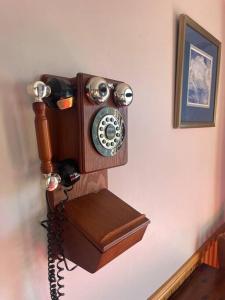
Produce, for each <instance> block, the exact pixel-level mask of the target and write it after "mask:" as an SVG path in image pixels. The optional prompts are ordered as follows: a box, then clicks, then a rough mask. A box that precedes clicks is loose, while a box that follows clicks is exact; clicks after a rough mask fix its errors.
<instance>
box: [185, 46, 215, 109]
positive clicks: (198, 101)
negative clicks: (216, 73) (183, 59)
mask: <svg viewBox="0 0 225 300" xmlns="http://www.w3.org/2000/svg"><path fill="white" fill-rule="evenodd" d="M212 66H213V57H212V56H210V55H209V54H207V53H206V52H204V51H202V50H200V49H199V48H197V47H196V46H194V45H192V44H191V45H190V57H189V74H188V90H187V106H193V107H201V108H210V94H211V81H212Z"/></svg>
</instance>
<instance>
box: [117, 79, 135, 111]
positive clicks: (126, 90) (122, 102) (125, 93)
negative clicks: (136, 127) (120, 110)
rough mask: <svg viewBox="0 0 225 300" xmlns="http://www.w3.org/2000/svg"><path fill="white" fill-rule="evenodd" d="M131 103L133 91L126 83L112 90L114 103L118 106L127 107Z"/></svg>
mask: <svg viewBox="0 0 225 300" xmlns="http://www.w3.org/2000/svg"><path fill="white" fill-rule="evenodd" d="M132 101H133V91H132V89H131V87H130V86H129V85H128V84H126V83H123V82H122V83H119V84H117V85H116V87H115V89H114V102H115V104H116V105H118V106H128V105H130V104H131V102H132Z"/></svg>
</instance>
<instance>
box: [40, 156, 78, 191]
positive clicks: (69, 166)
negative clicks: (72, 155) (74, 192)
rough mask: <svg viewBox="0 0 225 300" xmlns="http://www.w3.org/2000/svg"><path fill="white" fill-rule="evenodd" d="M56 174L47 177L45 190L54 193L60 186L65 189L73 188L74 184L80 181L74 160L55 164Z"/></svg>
mask: <svg viewBox="0 0 225 300" xmlns="http://www.w3.org/2000/svg"><path fill="white" fill-rule="evenodd" d="M54 167H55V168H54V169H55V173H51V174H47V175H46V176H45V188H46V190H47V191H49V192H52V191H54V190H56V189H57V187H58V186H59V184H61V185H62V186H63V187H66V188H68V187H71V186H72V185H73V184H74V183H76V182H77V181H79V180H80V173H79V171H78V167H77V165H76V164H75V162H74V160H72V159H65V160H62V161H59V162H56V163H54Z"/></svg>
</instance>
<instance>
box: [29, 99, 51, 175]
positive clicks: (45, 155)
mask: <svg viewBox="0 0 225 300" xmlns="http://www.w3.org/2000/svg"><path fill="white" fill-rule="evenodd" d="M33 110H34V113H35V129H36V136H37V145H38V153H39V158H40V160H41V172H42V173H44V174H49V173H52V172H53V164H52V161H51V160H52V147H51V140H50V132H49V125H48V119H47V117H46V105H45V103H44V102H34V103H33Z"/></svg>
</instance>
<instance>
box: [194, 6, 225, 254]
mask: <svg viewBox="0 0 225 300" xmlns="http://www.w3.org/2000/svg"><path fill="white" fill-rule="evenodd" d="M222 5H223V9H221V14H222V17H221V20H224V19H225V3H224V2H223V4H222ZM222 36H223V37H224V36H225V28H224V27H222ZM221 52H222V53H221V62H220V77H219V93H218V98H217V101H218V102H217V110H216V127H218V128H219V129H218V130H217V144H216V147H217V155H216V157H215V165H216V167H215V172H214V182H213V184H214V191H215V199H214V212H215V214H214V217H213V219H212V220H209V222H207V224H205V226H204V227H203V228H202V230H201V233H200V235H199V237H198V239H197V241H196V249H197V248H199V247H200V246H201V245H202V244H203V243H204V241H205V240H206V239H207V238H209V237H210V236H211V235H212V234H213V233H214V232H215V231H216V230H217V229H218V227H219V226H220V225H221V224H222V223H224V221H225V213H224V211H225V188H224V186H225V102H224V99H225V86H224V85H222V81H223V78H225V71H224V70H225V51H224V48H223V46H222V48H221ZM220 87H221V88H220Z"/></svg>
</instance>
